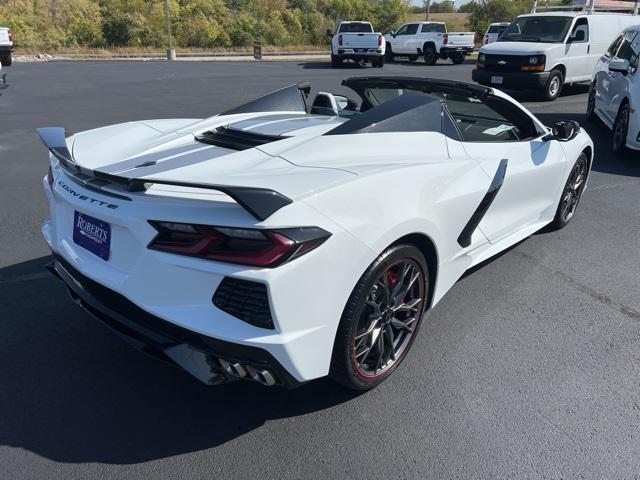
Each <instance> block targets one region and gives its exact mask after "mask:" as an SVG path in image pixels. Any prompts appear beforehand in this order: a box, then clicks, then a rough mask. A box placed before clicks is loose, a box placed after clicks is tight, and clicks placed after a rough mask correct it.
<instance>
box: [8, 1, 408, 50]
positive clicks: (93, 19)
mask: <svg viewBox="0 0 640 480" xmlns="http://www.w3.org/2000/svg"><path fill="white" fill-rule="evenodd" d="M164 5H165V2H164V0H0V25H3V26H8V27H10V28H11V30H12V32H13V36H14V40H15V42H16V44H17V45H18V46H26V47H42V48H49V49H55V48H63V47H89V48H112V47H155V48H161V47H165V46H166V45H167V33H166V23H165V7H164ZM168 5H169V16H170V19H171V26H172V31H173V35H174V44H175V45H176V46H177V47H193V48H204V49H210V48H228V47H246V46H250V45H252V44H253V41H254V40H255V39H260V40H262V41H263V42H264V43H265V44H268V45H275V46H288V45H320V44H324V43H327V40H328V39H327V37H326V33H325V32H326V30H327V29H335V26H336V23H337V22H338V21H340V20H342V19H364V20H369V21H371V22H372V23H373V24H374V26H375V27H376V28H377V29H379V30H380V31H388V30H390V29H392V28H395V27H397V26H398V24H400V23H402V22H403V21H404V20H405V19H406V18H407V15H408V12H409V7H410V3H409V0H169V1H168Z"/></svg>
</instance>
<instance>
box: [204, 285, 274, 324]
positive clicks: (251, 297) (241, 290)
mask: <svg viewBox="0 0 640 480" xmlns="http://www.w3.org/2000/svg"><path fill="white" fill-rule="evenodd" d="M213 304H214V305H215V306H216V307H218V308H219V309H220V310H222V311H223V312H227V313H228V314H229V315H233V316H234V317H236V318H239V319H240V320H243V321H245V322H247V323H250V324H251V325H255V326H256V327H260V328H269V329H273V328H274V326H273V320H272V319H271V311H270V310H269V297H268V294H267V287H266V285H264V284H263V283H257V282H250V281H248V280H239V279H237V278H230V277H225V278H224V279H223V280H222V282H220V285H219V286H218V289H217V290H216V292H215V293H214V295H213Z"/></svg>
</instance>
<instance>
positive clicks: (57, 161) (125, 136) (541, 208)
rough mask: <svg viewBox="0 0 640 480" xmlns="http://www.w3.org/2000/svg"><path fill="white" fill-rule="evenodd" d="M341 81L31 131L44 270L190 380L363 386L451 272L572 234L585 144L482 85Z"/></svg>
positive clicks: (390, 360) (573, 127)
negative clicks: (212, 109) (196, 114)
mask: <svg viewBox="0 0 640 480" xmlns="http://www.w3.org/2000/svg"><path fill="white" fill-rule="evenodd" d="M342 84H343V86H345V87H348V88H349V89H351V90H352V91H353V92H355V94H354V98H347V97H345V96H340V95H333V94H329V93H318V94H317V95H316V96H315V98H314V100H313V102H310V101H309V92H310V88H309V86H308V85H307V84H298V85H293V86H290V87H287V88H283V89H281V90H278V91H276V92H273V93H271V94H269V95H266V96H264V97H260V98H258V99H256V100H253V101H251V102H249V103H247V104H245V105H242V106H240V107H238V108H235V109H233V110H230V111H227V112H225V113H223V114H220V115H217V116H214V117H211V118H207V119H205V120H193V119H176V120H150V121H138V122H130V123H125V124H120V125H113V126H109V127H104V128H98V129H95V130H90V131H86V132H82V133H77V134H75V135H72V136H70V137H69V138H65V131H64V129H62V128H42V129H39V131H38V132H39V134H40V137H41V138H42V140H43V142H44V143H45V145H46V146H47V147H48V149H49V151H50V155H49V161H50V168H49V171H48V174H47V175H46V177H45V179H44V181H43V185H44V190H45V192H46V195H47V198H48V200H49V203H50V217H49V218H48V219H47V220H46V221H45V223H44V225H43V228H42V232H43V234H44V237H45V239H46V241H47V242H48V244H49V246H50V247H51V250H52V252H53V256H54V260H53V261H52V263H51V264H50V267H49V268H50V269H51V271H52V272H53V273H54V274H55V275H57V276H58V277H59V278H60V279H61V280H62V281H63V282H64V283H65V284H66V286H67V288H68V290H69V293H70V294H71V296H72V297H73V299H74V300H75V301H76V302H77V303H79V304H80V305H82V306H83V307H84V308H86V309H87V310H88V311H89V312H90V313H92V314H93V315H94V316H96V317H97V318H98V319H99V320H101V321H102V322H104V323H106V324H107V325H108V326H110V327H112V328H113V329H114V330H115V331H116V332H118V333H120V334H121V335H122V336H123V337H124V338H126V339H127V340H128V341H129V342H130V343H131V344H133V345H134V346H136V347H138V348H139V349H141V350H143V351H144V352H146V353H148V354H151V355H153V356H155V357H157V358H159V359H162V360H165V361H167V362H169V363H172V364H174V365H178V366H180V367H182V368H184V369H185V370H187V371H188V372H189V373H191V374H192V375H194V376H195V377H197V378H198V379H200V380H201V381H203V382H205V383H207V384H217V383H222V382H225V381H229V380H235V379H248V380H254V381H258V382H260V383H262V384H264V385H283V386H286V387H292V386H296V385H298V384H300V383H303V382H306V381H309V380H312V379H315V378H319V377H324V376H326V375H329V376H331V377H332V378H334V379H335V380H336V381H338V382H340V383H342V384H344V385H346V386H348V387H350V388H353V389H360V390H364V389H369V388H372V387H374V386H376V385H377V384H379V383H380V382H381V381H383V380H384V379H385V378H386V377H388V376H389V375H390V374H391V373H392V372H393V371H394V370H395V369H396V368H397V367H398V365H399V364H400V363H401V362H402V360H403V359H404V358H405V356H406V355H407V352H408V351H409V349H410V347H411V344H412V342H413V340H414V338H415V336H416V334H417V332H418V328H419V327H420V322H421V320H422V318H423V315H424V313H425V311H426V310H428V309H429V308H431V307H432V306H434V305H435V304H436V303H437V302H438V301H439V300H440V299H441V298H442V296H443V295H444V294H445V293H446V292H447V290H449V289H450V288H451V286H452V285H453V284H454V283H455V282H456V280H458V279H459V278H460V276H461V275H462V274H463V273H464V272H465V271H466V270H467V269H469V268H470V267H472V266H473V265H476V264H478V263H479V262H482V261H483V260H486V259H488V258H490V257H492V256H493V255H496V254H497V253H498V252H500V251H502V250H504V249H506V248H508V247H509V246H511V245H513V244H515V243H516V242H519V241H521V240H522V239H524V238H526V237H527V236H529V235H531V234H532V233H534V232H535V231H537V230H539V229H541V228H542V227H544V226H546V225H551V226H552V227H555V228H560V227H563V226H565V225H566V224H567V223H568V222H569V220H570V219H571V217H572V216H573V214H574V212H575V210H576V206H577V204H578V201H579V200H580V195H581V193H582V191H583V190H584V188H585V184H586V181H587V176H588V174H589V171H590V167H591V163H592V161H593V144H592V141H591V139H590V138H589V136H588V135H587V134H586V133H584V132H583V131H581V130H580V128H579V126H578V125H577V124H576V123H575V122H557V123H556V124H555V125H554V127H553V128H552V129H549V128H547V127H545V126H544V125H542V123H540V121H538V120H537V119H536V118H535V117H534V116H533V115H532V114H531V113H529V112H528V111H527V110H526V109H525V108H524V107H522V106H521V105H519V104H518V103H517V102H515V101H514V100H513V99H511V98H510V97H509V96H507V95H505V94H504V93H502V92H500V91H497V90H494V89H492V88H486V87H481V86H477V85H471V84H466V83H457V82H451V81H445V80H431V79H423V78H404V77H368V78H366V77H365V78H350V79H348V80H345V81H344V82H342ZM356 95H357V97H356Z"/></svg>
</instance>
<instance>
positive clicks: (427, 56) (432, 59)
mask: <svg viewBox="0 0 640 480" xmlns="http://www.w3.org/2000/svg"><path fill="white" fill-rule="evenodd" d="M437 61H438V52H436V48H435V47H434V46H433V45H427V46H426V47H424V63H426V64H427V65H435V64H436V62H437Z"/></svg>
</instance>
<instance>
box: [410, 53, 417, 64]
mask: <svg viewBox="0 0 640 480" xmlns="http://www.w3.org/2000/svg"><path fill="white" fill-rule="evenodd" d="M416 60H418V55H409V61H410V62H415V61H416Z"/></svg>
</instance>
